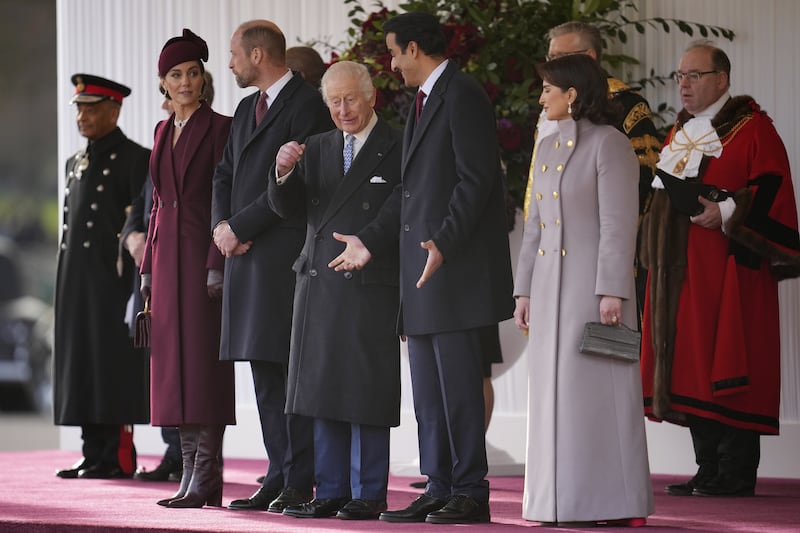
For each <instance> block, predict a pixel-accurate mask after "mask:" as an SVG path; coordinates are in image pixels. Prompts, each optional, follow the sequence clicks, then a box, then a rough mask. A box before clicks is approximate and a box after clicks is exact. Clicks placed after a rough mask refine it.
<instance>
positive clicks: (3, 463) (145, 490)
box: [0, 451, 800, 533]
mask: <svg viewBox="0 0 800 533" xmlns="http://www.w3.org/2000/svg"><path fill="white" fill-rule="evenodd" d="M76 459H77V457H76V454H75V453H73V452H63V451H45V452H15V453H0V532H3V533H6V532H14V533H16V532H25V533H29V532H33V533H43V532H48V533H52V532H69V533H76V532H77V533H83V532H92V533H94V532H98V533H99V532H120V533H140V532H141V533H144V532H148V533H151V532H160V531H163V532H175V531H190V532H195V531H197V532H200V531H221V532H228V531H248V532H249V531H259V532H288V533H302V532H307V531H314V532H324V531H335V532H342V531H406V532H412V533H418V532H419V531H423V532H424V531H426V530H437V531H438V530H439V528H440V527H445V528H447V527H449V528H456V527H457V528H460V529H462V530H463V529H464V528H465V527H466V528H469V530H470V531H487V530H491V531H501V530H508V529H518V528H522V527H536V526H537V524H536V523H532V522H527V521H525V520H523V519H522V518H521V508H522V478H520V477H497V478H491V480H490V482H491V487H492V496H491V509H492V523H491V524H481V525H472V526H435V525H432V524H389V523H386V522H377V521H370V522H352V521H344V520H338V519H336V518H332V519H296V518H290V517H284V516H282V515H276V514H272V513H266V512H252V511H230V510H227V509H216V508H204V509H167V508H164V507H159V506H158V505H156V504H155V502H156V500H158V499H160V498H164V497H168V496H170V495H171V494H172V493H173V492H174V491H175V489H176V488H177V484H176V483H146V482H141V481H134V480H114V481H106V480H82V479H78V480H66V479H59V478H56V477H55V476H54V471H55V469H56V468H62V467H66V466H68V465H70V464H72V463H73V462H74V461H75V460H76ZM140 463H141V464H144V465H145V466H147V467H149V468H153V467H155V464H156V463H157V459H156V458H154V457H143V458H140ZM264 466H265V464H264V463H263V462H262V461H255V460H247V459H227V460H226V461H225V492H224V494H223V503H224V504H227V503H228V502H230V500H232V499H235V498H244V497H247V496H249V495H250V494H252V493H253V492H254V491H255V489H256V488H257V485H256V481H255V479H256V477H258V476H259V475H261V474H262V473H263V470H264ZM676 479H677V478H675V477H674V476H654V478H653V483H654V490H655V496H656V514H655V515H653V516H651V517H650V519H649V521H648V526H649V528H648V530H647V531H657V532H658V533H672V532H695V533H709V532H721V531H732V532H737V533H738V532H763V533H776V532H790V531H791V532H797V531H800V480H788V479H763V480H760V481H759V485H758V487H757V489H756V492H757V496H756V497H754V498H739V499H724V498H697V497H689V498H676V497H670V496H667V495H665V494H664V492H663V489H664V485H666V484H667V483H673V482H675V481H676ZM410 481H414V479H411V478H400V477H393V478H392V479H391V480H390V485H389V508H390V509H398V508H402V507H405V506H406V505H407V504H408V503H409V502H411V501H412V500H413V499H414V498H415V497H416V495H417V494H418V493H419V491H418V490H417V489H412V488H411V487H409V485H408V484H409V482H410ZM538 529H539V530H541V531H549V530H550V529H548V528H542V527H539V528H538ZM598 529H601V530H602V531H604V532H606V531H608V532H614V531H631V530H630V529H629V528H611V527H604V528H598ZM554 531H572V530H571V529H567V528H559V529H558V530H554ZM636 531H642V530H641V529H638V530H636Z"/></svg>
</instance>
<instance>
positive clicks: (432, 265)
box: [417, 240, 444, 289]
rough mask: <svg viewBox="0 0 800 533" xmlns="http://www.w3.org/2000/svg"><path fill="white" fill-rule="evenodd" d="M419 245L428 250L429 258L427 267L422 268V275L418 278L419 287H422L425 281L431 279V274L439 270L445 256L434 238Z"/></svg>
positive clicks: (426, 263) (426, 262)
mask: <svg viewBox="0 0 800 533" xmlns="http://www.w3.org/2000/svg"><path fill="white" fill-rule="evenodd" d="M419 247H420V248H422V249H423V250H428V259H427V261H425V268H424V269H422V275H421V276H420V277H419V279H418V280H417V288H418V289H421V288H422V286H423V285H425V283H426V282H427V281H428V280H429V279H431V276H433V274H434V273H435V272H436V271H437V270H439V267H440V266H442V263H444V256H443V255H442V252H440V251H439V247H438V246H436V243H435V242H433V241H432V240H429V241H425V242H421V243H419Z"/></svg>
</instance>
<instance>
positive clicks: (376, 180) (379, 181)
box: [369, 176, 386, 183]
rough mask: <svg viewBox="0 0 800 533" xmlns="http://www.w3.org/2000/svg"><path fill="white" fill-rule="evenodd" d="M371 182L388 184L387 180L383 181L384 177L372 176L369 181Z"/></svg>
mask: <svg viewBox="0 0 800 533" xmlns="http://www.w3.org/2000/svg"><path fill="white" fill-rule="evenodd" d="M369 182H370V183H386V180H385V179H383V177H382V176H372V177H371V178H370V179H369Z"/></svg>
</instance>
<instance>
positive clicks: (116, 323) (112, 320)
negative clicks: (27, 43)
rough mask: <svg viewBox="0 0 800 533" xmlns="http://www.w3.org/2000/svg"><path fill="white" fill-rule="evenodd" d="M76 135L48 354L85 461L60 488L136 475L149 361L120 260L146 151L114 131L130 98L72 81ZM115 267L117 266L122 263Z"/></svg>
mask: <svg viewBox="0 0 800 533" xmlns="http://www.w3.org/2000/svg"><path fill="white" fill-rule="evenodd" d="M72 83H73V84H74V85H75V95H74V96H73V97H72V102H71V103H73V104H75V106H76V109H77V125H78V130H79V131H80V133H81V135H82V136H84V137H86V139H87V141H88V144H87V145H86V148H85V149H82V150H80V151H78V152H77V153H76V154H75V155H74V156H73V157H70V158H69V160H68V161H67V164H66V174H67V176H66V185H65V188H64V207H63V213H64V225H63V226H62V230H63V231H62V236H61V246H60V250H59V255H58V272H57V278H56V296H55V337H54V346H53V414H54V418H55V423H56V424H58V425H67V426H81V438H82V439H83V458H82V459H81V460H80V461H78V462H77V463H76V464H75V465H73V466H72V467H71V468H66V469H63V470H59V471H58V472H57V473H56V475H57V476H58V477H61V478H102V479H108V478H127V477H131V476H132V475H133V473H134V471H135V470H136V449H135V448H134V446H133V424H141V423H147V422H148V421H149V420H150V413H149V402H148V386H147V385H148V380H147V361H146V359H145V357H143V356H142V354H141V353H137V352H136V351H135V350H134V348H133V343H132V342H131V338H130V337H129V336H128V328H127V327H126V326H125V306H126V303H127V301H128V298H129V296H130V294H131V289H132V283H133V273H134V266H133V261H132V260H131V258H130V257H129V256H128V255H127V254H123V255H120V254H118V248H119V242H118V240H117V239H118V237H117V235H118V234H119V232H120V230H121V229H122V226H123V223H124V222H125V210H126V208H127V207H128V206H129V205H130V204H131V202H132V201H133V199H134V198H135V197H136V196H137V195H138V194H139V191H141V189H142V184H143V183H144V180H145V177H146V176H147V163H148V160H149V158H150V150H148V149H146V148H143V147H141V146H139V145H138V144H136V143H135V142H133V141H131V140H130V139H128V138H127V137H126V136H125V134H123V133H122V130H120V129H119V127H117V119H118V118H119V113H120V109H121V108H122V100H123V98H125V97H127V96H128V95H129V94H130V93H131V90H130V89H129V88H128V87H125V86H124V85H121V84H119V83H116V82H114V81H111V80H107V79H105V78H101V77H99V76H92V75H88V74H75V75H74V76H72ZM118 260H119V262H118Z"/></svg>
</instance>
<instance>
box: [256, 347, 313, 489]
mask: <svg viewBox="0 0 800 533" xmlns="http://www.w3.org/2000/svg"><path fill="white" fill-rule="evenodd" d="M250 369H251V370H252V372H253V385H254V386H255V392H256V403H257V405H258V415H259V417H260V419H261V434H262V437H263V439H264V448H266V450H267V457H269V467H268V468H267V474H266V476H265V477H264V483H263V485H262V486H263V487H264V488H266V489H282V488H287V487H291V488H293V489H298V490H302V491H308V492H310V491H311V489H312V487H313V482H314V444H313V442H314V441H313V438H314V437H313V425H312V421H311V419H309V418H306V417H304V416H298V415H286V414H285V413H284V409H285V407H286V372H287V369H286V365H284V364H281V363H273V362H269V361H250Z"/></svg>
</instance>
